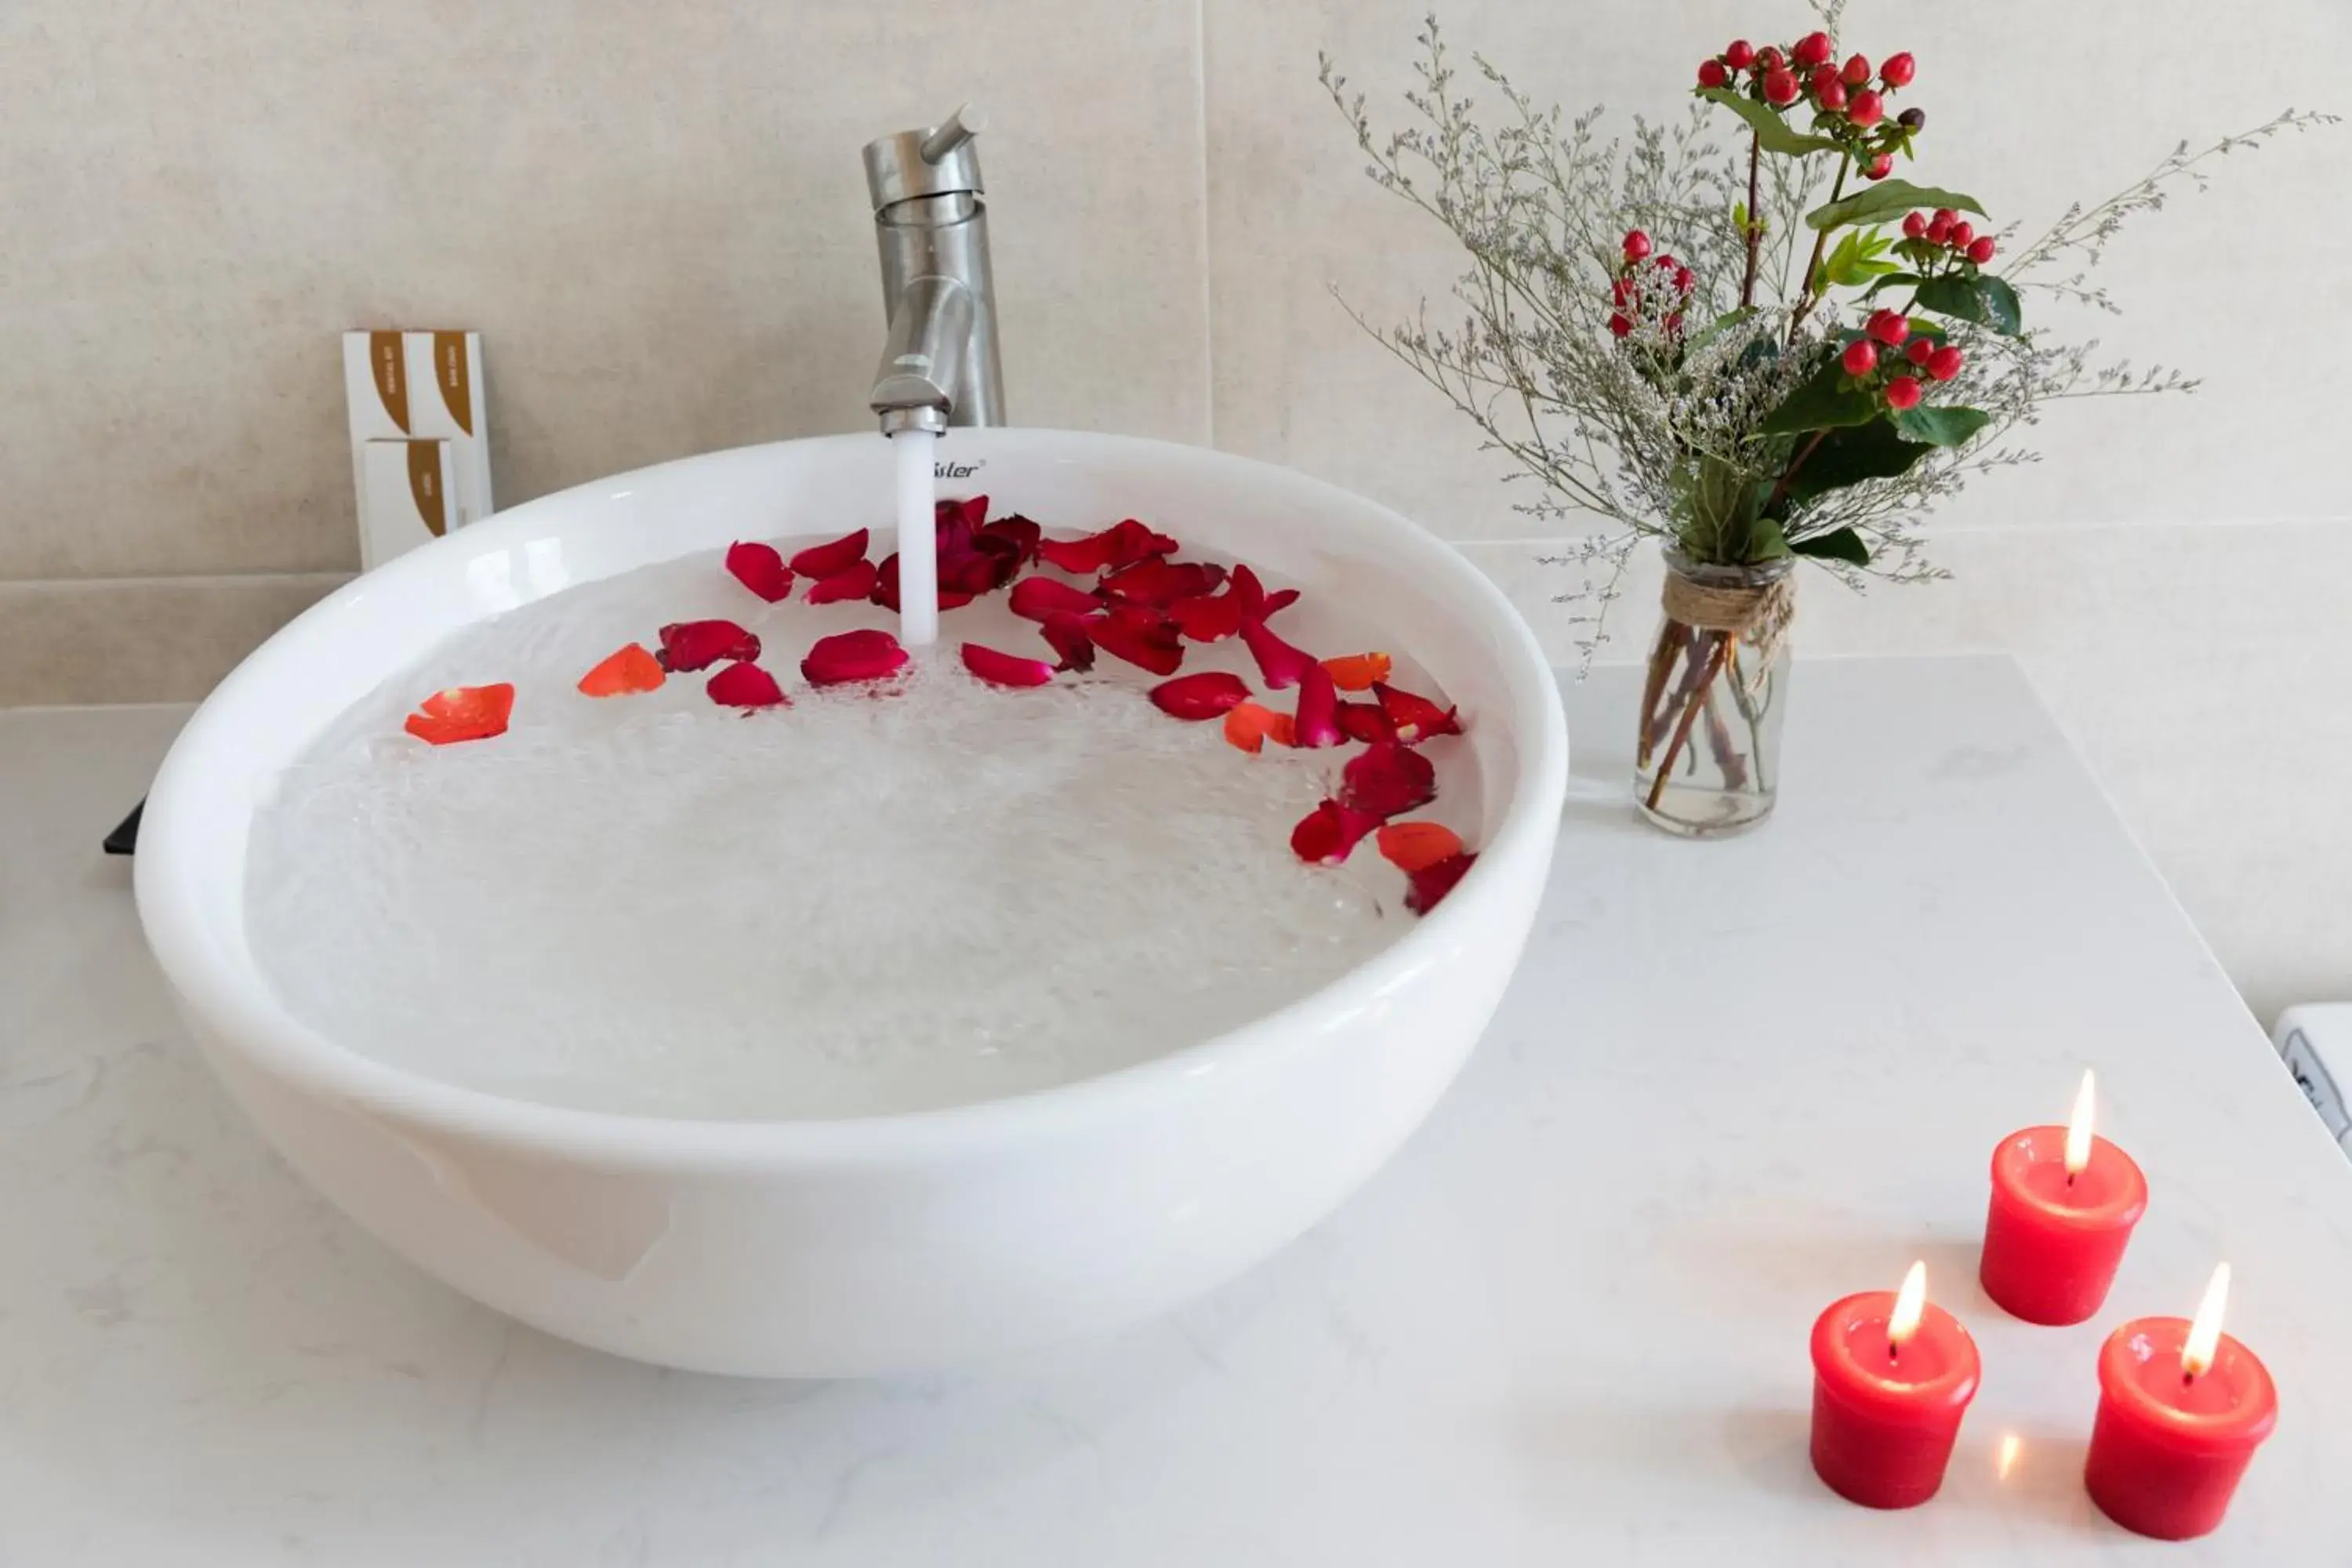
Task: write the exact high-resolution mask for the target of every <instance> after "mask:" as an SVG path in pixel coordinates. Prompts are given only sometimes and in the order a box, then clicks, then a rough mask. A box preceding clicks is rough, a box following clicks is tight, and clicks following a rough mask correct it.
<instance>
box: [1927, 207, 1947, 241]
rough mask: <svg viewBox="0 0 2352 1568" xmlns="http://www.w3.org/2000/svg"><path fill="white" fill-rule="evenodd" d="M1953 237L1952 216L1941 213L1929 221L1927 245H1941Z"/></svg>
mask: <svg viewBox="0 0 2352 1568" xmlns="http://www.w3.org/2000/svg"><path fill="white" fill-rule="evenodd" d="M1950 237H1952V215H1951V214H1949V213H1948V212H1939V213H1937V215H1936V216H1934V217H1932V218H1930V219H1928V220H1927V243H1928V244H1930V245H1941V244H1943V243H1944V241H1946V240H1947V239H1949V238H1950Z"/></svg>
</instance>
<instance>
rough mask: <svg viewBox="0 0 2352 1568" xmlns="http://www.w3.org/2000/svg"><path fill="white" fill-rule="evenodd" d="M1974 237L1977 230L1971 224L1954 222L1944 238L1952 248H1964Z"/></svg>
mask: <svg viewBox="0 0 2352 1568" xmlns="http://www.w3.org/2000/svg"><path fill="white" fill-rule="evenodd" d="M1976 237H1977V231H1976V228H1975V226H1973V225H1970V224H1965V223H1956V224H1954V225H1953V226H1952V231H1951V232H1950V233H1949V234H1948V235H1946V236H1945V237H1944V238H1945V241H1946V243H1948V245H1950V246H1951V247H1952V248H1953V249H1954V250H1966V249H1967V248H1968V247H1969V241H1971V240H1973V239H1975V238H1976Z"/></svg>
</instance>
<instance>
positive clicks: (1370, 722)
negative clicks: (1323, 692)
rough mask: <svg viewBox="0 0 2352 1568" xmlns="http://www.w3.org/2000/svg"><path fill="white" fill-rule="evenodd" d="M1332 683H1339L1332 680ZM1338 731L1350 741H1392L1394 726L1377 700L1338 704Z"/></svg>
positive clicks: (1393, 738)
mask: <svg viewBox="0 0 2352 1568" xmlns="http://www.w3.org/2000/svg"><path fill="white" fill-rule="evenodd" d="M1332 684H1334V685H1337V684H1339V683H1338V682H1337V681H1334V682H1333V683H1332ZM1339 732H1340V733H1341V734H1343V735H1345V736H1347V737H1348V739H1349V740H1350V741H1393V740H1395V739H1396V726H1395V725H1393V724H1391V723H1390V722H1389V716H1388V715H1387V714H1386V713H1384V712H1382V711H1381V705H1380V704H1379V703H1377V702H1342V703H1340V704H1339Z"/></svg>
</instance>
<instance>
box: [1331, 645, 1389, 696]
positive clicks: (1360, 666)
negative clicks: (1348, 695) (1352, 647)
mask: <svg viewBox="0 0 2352 1568" xmlns="http://www.w3.org/2000/svg"><path fill="white" fill-rule="evenodd" d="M1323 668H1326V669H1328V670H1329V671H1330V672H1331V684H1332V685H1334V686H1336V687H1338V688H1339V689H1340V690H1342V691H1370V689H1372V684H1373V683H1374V682H1375V681H1381V680H1386V679H1388V678H1389V656H1388V655H1386V654H1384V653H1351V654H1349V655H1348V656H1346V657H1345V658H1327V659H1325V660H1324V661H1323Z"/></svg>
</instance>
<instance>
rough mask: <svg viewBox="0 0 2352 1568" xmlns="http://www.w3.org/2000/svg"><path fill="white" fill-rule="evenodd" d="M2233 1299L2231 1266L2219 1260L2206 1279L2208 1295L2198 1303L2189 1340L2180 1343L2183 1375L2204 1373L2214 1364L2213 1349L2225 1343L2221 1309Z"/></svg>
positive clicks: (2190, 1328)
mask: <svg viewBox="0 0 2352 1568" xmlns="http://www.w3.org/2000/svg"><path fill="white" fill-rule="evenodd" d="M2229 1302H2230V1266H2229V1265H2228V1264H2226V1263H2222V1264H2217V1265H2216V1266H2215V1267H2214V1269H2213V1278H2212V1279H2210V1280H2208V1281H2207V1282H2206V1286H2205V1299H2204V1300H2202V1301H2200V1302H2198V1303H2197V1316H2196V1317H2195V1318H2193V1319H2191V1320H2190V1321H2189V1342H2188V1343H2187V1344H2185V1345H2183V1346H2181V1347H2180V1373H2181V1375H2182V1376H2183V1377H2202V1376H2203V1375H2204V1374H2205V1372H2206V1370H2207V1369H2208V1368H2210V1366H2211V1365H2212V1364H2213V1352H2215V1351H2216V1350H2218V1349H2219V1348H2220V1347H2221V1311H2222V1309H2223V1308H2225V1307H2227V1306H2228V1305H2229Z"/></svg>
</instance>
